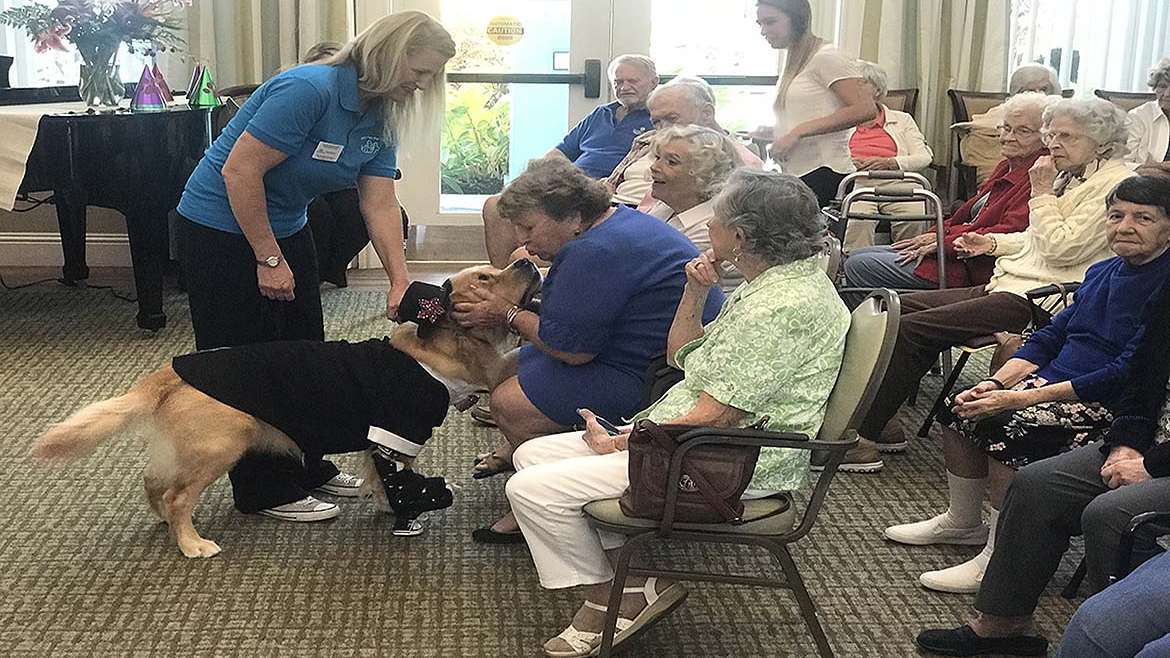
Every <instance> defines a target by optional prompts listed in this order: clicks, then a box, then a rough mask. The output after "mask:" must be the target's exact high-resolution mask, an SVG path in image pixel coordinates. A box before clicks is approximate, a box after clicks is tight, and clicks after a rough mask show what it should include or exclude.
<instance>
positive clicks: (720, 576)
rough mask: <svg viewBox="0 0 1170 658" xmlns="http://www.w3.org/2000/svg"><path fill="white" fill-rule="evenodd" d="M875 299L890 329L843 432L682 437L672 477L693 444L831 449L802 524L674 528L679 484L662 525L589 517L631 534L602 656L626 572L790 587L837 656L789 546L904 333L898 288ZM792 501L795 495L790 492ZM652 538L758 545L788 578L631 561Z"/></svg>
mask: <svg viewBox="0 0 1170 658" xmlns="http://www.w3.org/2000/svg"><path fill="white" fill-rule="evenodd" d="M871 297H874V298H876V299H877V303H878V304H879V308H881V309H883V310H884V311H885V312H886V313H887V314H888V316H889V317H888V320H887V324H886V328H885V334H884V336H883V338H882V345H881V349H880V350H879V353H878V356H877V358H876V359H875V361H874V366H873V370H872V371H871V373H870V377H869V379H868V381H867V383H866V386H865V388H864V391H863V393H862V394H861V396H860V398H859V399H858V401H857V404H856V405H855V406H854V408H853V411H852V413H851V414H850V416H849V420H848V422H847V423H846V428H845V430H844V432H843V434H842V436H840V437H831V438H828V439H822V438H816V439H814V438H810V437H808V436H807V435H804V434H797V433H783V432H768V431H762V430H752V429H729V428H716V427H702V428H696V429H694V430H691V431H690V432H687V433H686V434H684V435H683V436H682V437H680V438H679V442H680V444H681V447H680V448H679V449H678V450H676V451H675V453H674V455H673V457H672V459H671V463H670V470H669V472H668V475H667V482H678V481H679V478H680V477H681V475H682V466H683V460H684V459H685V457H686V454H687V453H688V452H690V451H691V450H693V449H695V448H698V447H700V446H704V445H710V444H721V445H741V446H758V447H770V448H792V449H797V450H822V451H825V452H827V453H828V461H827V462H826V464H825V467H824V471H822V472H821V474H820V476H819V477H818V478H817V483H816V485H815V486H814V488H813V492H812V495H811V496H810V498H809V500H808V503H807V504H806V505H805V507H804V513H803V514H802V515H801V519H800V524H799V525H797V526H796V527H795V528H794V529H792V530H790V531H788V532H786V533H783V534H780V535H775V536H763V535H753V534H746V533H743V534H737V533H722V532H721V533H713V532H703V531H700V530H692V529H689V528H688V529H686V530H683V529H679V528H677V527H675V509H676V506H677V503H678V491H679V489H678V487H667V494H666V501H665V508H664V510H663V517H662V521H661V523H660V524H659V525H658V526H657V527H650V528H644V527H631V526H627V525H614V524H610V523H606V522H604V521H601V520H599V519H597V518H595V517H589V522H590V524H591V525H593V526H594V527H595V528H597V529H601V530H607V531H610V532H615V533H619V534H624V535H628V536H629V539H628V540H627V542H626V544H625V545H624V546H623V547H622V548H621V550H620V552H619V553H618V557H617V563H616V565H615V571H614V579H613V584H612V587H611V589H610V596H609V602H608V607H607V612H606V618H605V626H604V631H603V633H602V641H601V646H600V649H599V650H600V656H602V657H603V658H605V657H608V656H610V655H611V653H612V651H613V641H614V637H615V636H616V628H617V619H618V613H619V611H620V607H621V599H622V589H623V588H624V587H625V582H626V578H627V577H628V576H646V577H650V576H657V577H663V578H669V579H672V580H679V581H697V582H717V583H729V584H736V585H756V586H761V587H773V588H780V589H789V590H792V592H793V594H794V595H795V597H796V601H797V604H798V605H799V607H800V613H801V617H802V618H803V620H804V622H805V625H807V626H808V629H809V632H810V633H811V634H812V636H813V639H814V641H815V642H816V645H817V651H818V653H819V655H820V656H822V658H832V656H833V655H834V654H833V649H832V646H831V645H830V644H829V640H828V637H827V636H826V635H825V631H824V629H823V628H822V627H821V624H820V621H819V620H818V618H817V609H816V605H815V604H814V603H813V601H812V597H811V596H809V593H808V589H807V588H806V587H805V585H804V580H803V579H802V578H801V576H800V572H799V571H798V570H797V568H796V563H795V561H793V559H792V554H791V553H790V552H789V550H788V544H791V543H793V542H795V541H798V540H799V539H801V538H803V537H804V536H805V535H807V534H808V533H809V531H810V530H812V527H813V524H814V523H815V522H816V519H817V516H818V514H819V513H820V510H821V507H822V506H823V504H824V501H825V497H826V496H827V495H828V492H829V485H830V484H831V483H832V479H833V475H834V474H835V473H836V471H837V467H838V466H839V465H840V464H841V461H842V460H843V459H844V457H845V453H846V452H847V451H848V450H849V449H850V448H852V447H853V446H854V445H856V444H857V426H858V425H860V423H861V420H862V419H863V418H864V417H865V413H866V412H867V411H868V410H869V406H870V404H871V403H872V402H873V398H874V397H875V396H876V395H877V388H878V385H879V384H880V383H881V380H882V378H883V377H884V375H885V371H886V367H887V366H888V365H889V362H890V355H891V354H892V353H893V351H894V341H895V338H896V337H897V334H898V320H899V316H900V311H901V305H900V303H899V301H898V296H897V294H896V293H894V292H892V291H889V290H878V291H875V292H874V293H873V294H872V295H871ZM789 500H790V501H791V498H789ZM654 540H664V541H665V540H678V541H688V542H700V543H710V544H731V545H739V546H758V547H761V548H764V549H766V550H767V551H768V552H769V553H770V554H771V556H772V557H773V558H774V559H775V560H776V562H777V563H778V564H779V566H780V569H781V571H782V572H783V576H784V577H783V578H767V577H758V576H740V575H733V574H728V573H710V572H707V571H682V570H673V569H656V568H643V567H633V566H630V560H631V558H632V557H633V555H634V554H635V553H637V552H638V550H639V549H641V548H642V547H644V546H646V545H648V544H650V543H651V542H652V541H654Z"/></svg>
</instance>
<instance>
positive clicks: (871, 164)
mask: <svg viewBox="0 0 1170 658" xmlns="http://www.w3.org/2000/svg"><path fill="white" fill-rule="evenodd" d="M853 164H854V166H856V167H857V169H858V170H860V171H897V170H899V169H901V167H899V166H898V160H897V159H896V158H854V159H853Z"/></svg>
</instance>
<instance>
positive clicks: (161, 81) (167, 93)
mask: <svg viewBox="0 0 1170 658" xmlns="http://www.w3.org/2000/svg"><path fill="white" fill-rule="evenodd" d="M151 73H153V74H154V81H155V82H157V83H158V90H159V92H160V93H161V94H162V98H163V100H164V101H166V102H168V103H171V102H173V101H174V100H175V97H174V95H173V94H171V86H170V85H169V84H167V79H166V78H164V77H163V74H162V71H160V70H159V68H158V62H155V63H154V69H153V70H152V71H151Z"/></svg>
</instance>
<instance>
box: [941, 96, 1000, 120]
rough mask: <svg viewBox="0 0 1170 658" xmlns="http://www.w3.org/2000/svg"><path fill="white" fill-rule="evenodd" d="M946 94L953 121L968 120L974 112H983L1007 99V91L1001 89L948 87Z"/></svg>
mask: <svg viewBox="0 0 1170 658" xmlns="http://www.w3.org/2000/svg"><path fill="white" fill-rule="evenodd" d="M947 96H949V97H950V99H951V114H952V117H953V118H954V122H955V123H959V122H960V121H970V120H971V117H973V116H975V115H976V114H983V113H984V112H986V111H988V110H990V109H991V108H993V107H995V106H996V105H999V104H1000V103H1002V102H1004V101H1005V100H1007V97H1008V95H1007V93H1006V92H1002V91H963V90H962V89H948V90H947Z"/></svg>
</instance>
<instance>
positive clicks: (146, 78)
mask: <svg viewBox="0 0 1170 658" xmlns="http://www.w3.org/2000/svg"><path fill="white" fill-rule="evenodd" d="M130 109H131V110H132V111H134V112H163V111H165V110H166V109H167V102H166V101H165V100H164V99H163V97H162V92H160V91H159V89H158V80H156V79H155V77H154V73H152V72H151V70H150V66H149V65H148V66H144V67H142V76H141V77H140V78H138V88H137V89H135V91H134V98H132V99H130Z"/></svg>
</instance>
